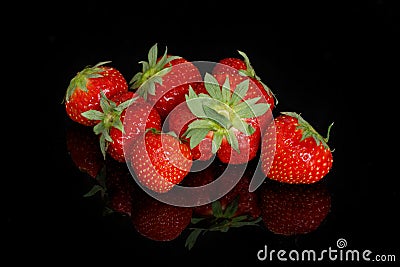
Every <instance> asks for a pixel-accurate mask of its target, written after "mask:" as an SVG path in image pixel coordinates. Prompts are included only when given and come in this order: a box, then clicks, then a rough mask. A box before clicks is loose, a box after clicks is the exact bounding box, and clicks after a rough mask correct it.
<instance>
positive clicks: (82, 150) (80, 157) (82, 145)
mask: <svg viewBox="0 0 400 267" xmlns="http://www.w3.org/2000/svg"><path fill="white" fill-rule="evenodd" d="M66 145H67V151H68V153H69V155H70V157H71V160H72V161H73V163H74V164H75V166H76V167H77V168H78V169H79V170H80V171H82V172H84V173H87V174H88V175H90V176H91V177H93V178H95V177H96V176H97V174H98V173H99V172H100V170H101V169H102V167H103V166H104V159H103V156H102V154H101V151H100V147H99V139H98V137H97V136H96V135H95V134H94V132H93V128H91V127H86V126H83V125H80V124H77V123H74V124H71V125H69V126H68V128H67V131H66Z"/></svg>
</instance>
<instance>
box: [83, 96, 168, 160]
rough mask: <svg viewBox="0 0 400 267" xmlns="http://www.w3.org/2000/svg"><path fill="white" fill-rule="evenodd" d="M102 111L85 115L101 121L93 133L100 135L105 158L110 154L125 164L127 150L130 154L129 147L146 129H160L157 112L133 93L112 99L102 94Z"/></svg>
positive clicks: (93, 111) (85, 113)
mask: <svg viewBox="0 0 400 267" xmlns="http://www.w3.org/2000/svg"><path fill="white" fill-rule="evenodd" d="M101 108H102V109H103V112H100V111H97V110H90V111H86V112H84V113H83V114H82V115H83V116H84V117H86V118H88V119H91V120H95V121H97V122H98V124H97V125H96V126H95V127H94V128H93V130H94V132H95V133H96V134H97V135H100V148H101V151H102V153H103V156H104V158H105V157H106V153H107V154H109V155H110V156H111V157H112V158H114V159H115V160H117V161H119V162H125V161H126V157H127V156H128V155H125V153H124V151H131V149H129V147H130V145H131V143H132V142H133V140H134V139H136V138H138V137H142V135H144V133H145V130H146V129H147V128H155V129H157V130H161V118H160V115H159V114H158V112H157V111H156V110H155V109H153V108H152V107H151V105H150V104H149V103H147V102H145V101H144V99H143V98H141V97H139V96H137V95H136V94H135V93H134V92H131V91H128V92H124V93H119V94H115V95H113V96H112V98H111V99H108V98H107V97H106V96H105V95H104V94H102V98H101Z"/></svg>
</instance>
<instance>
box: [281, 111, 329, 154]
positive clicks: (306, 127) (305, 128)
mask: <svg viewBox="0 0 400 267" xmlns="http://www.w3.org/2000/svg"><path fill="white" fill-rule="evenodd" d="M281 113H282V114H284V115H287V116H291V117H294V118H296V119H297V121H298V126H297V127H296V129H299V130H301V132H302V136H301V139H300V141H303V140H304V139H306V138H308V137H312V138H313V139H314V140H315V143H316V144H317V146H319V145H320V144H322V145H323V146H324V147H325V148H327V149H329V146H328V141H329V134H330V131H331V128H332V126H333V122H332V123H331V124H330V125H329V127H328V133H327V135H326V137H323V136H321V135H320V134H319V133H318V132H317V131H316V130H315V129H314V128H313V127H312V126H311V125H310V124H309V123H308V122H307V121H306V120H305V119H303V118H302V117H301V116H300V114H298V113H296V112H281Z"/></svg>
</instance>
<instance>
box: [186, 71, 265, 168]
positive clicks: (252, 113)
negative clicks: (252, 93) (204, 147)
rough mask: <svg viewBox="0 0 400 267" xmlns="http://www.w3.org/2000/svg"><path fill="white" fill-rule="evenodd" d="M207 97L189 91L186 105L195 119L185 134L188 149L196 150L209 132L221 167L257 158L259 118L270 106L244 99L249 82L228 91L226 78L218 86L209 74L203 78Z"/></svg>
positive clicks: (246, 81) (255, 100)
mask: <svg viewBox="0 0 400 267" xmlns="http://www.w3.org/2000/svg"><path fill="white" fill-rule="evenodd" d="M204 83H205V87H206V90H207V93H208V94H202V93H201V94H198V95H197V94H196V93H195V92H194V91H193V90H192V88H191V87H190V88H189V94H188V95H187V96H186V103H187V105H188V107H189V109H190V111H191V112H192V113H193V114H194V115H195V116H196V117H197V118H198V119H197V120H194V121H192V122H191V123H190V124H189V125H188V129H187V131H186V132H185V133H184V136H185V137H186V138H190V147H191V148H194V147H196V146H197V145H198V144H199V143H200V142H201V141H202V140H203V139H204V138H205V137H206V136H207V135H209V133H210V131H212V132H213V133H212V151H211V152H212V153H213V154H215V153H216V154H217V157H218V159H219V160H220V161H221V162H223V163H231V164H242V163H246V162H248V161H250V160H252V159H253V158H255V156H256V155H257V152H258V150H259V148H260V142H261V130H262V128H261V125H260V121H259V120H258V118H259V117H260V116H261V115H264V114H266V113H267V111H268V110H270V109H269V105H268V104H267V103H258V100H260V97H256V98H250V99H249V98H247V100H243V99H244V97H246V95H247V91H248V88H249V83H250V82H249V80H244V81H243V82H241V83H239V84H237V85H236V87H235V88H234V89H231V88H230V87H229V86H230V83H229V78H227V79H226V81H225V82H224V84H223V85H222V86H220V85H219V84H218V81H217V80H216V79H215V78H214V77H213V76H212V75H211V74H209V73H206V74H205V76H204Z"/></svg>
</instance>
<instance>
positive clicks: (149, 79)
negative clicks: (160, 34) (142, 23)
mask: <svg viewBox="0 0 400 267" xmlns="http://www.w3.org/2000/svg"><path fill="white" fill-rule="evenodd" d="M157 54H158V48H157V44H154V45H153V46H152V47H151V48H150V50H149V53H148V56H147V57H148V62H146V61H140V62H139V63H140V64H142V71H141V72H138V73H136V74H135V76H133V78H132V79H131V81H130V82H129V83H130V84H132V85H131V88H132V89H137V94H138V95H140V96H141V97H143V98H144V99H147V95H148V94H150V95H155V94H156V84H157V83H158V84H162V82H163V80H162V77H163V76H164V75H165V74H167V73H168V72H169V71H171V67H167V68H165V67H164V66H165V65H166V64H168V63H169V62H171V61H172V60H174V59H177V58H180V57H178V56H168V55H167V48H166V49H165V52H164V55H163V56H162V57H161V58H160V59H159V60H157Z"/></svg>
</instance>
